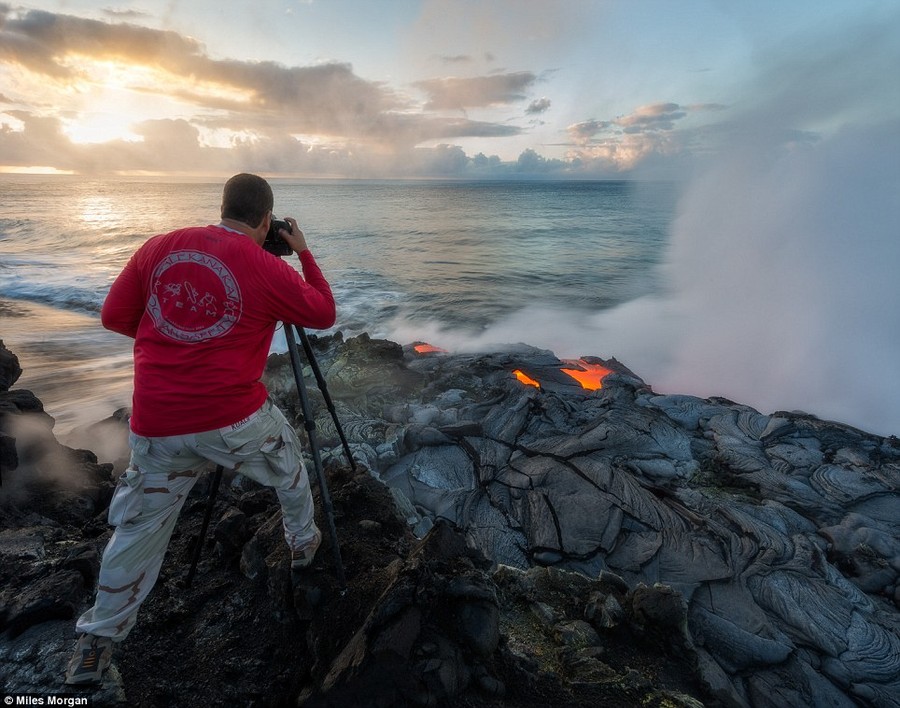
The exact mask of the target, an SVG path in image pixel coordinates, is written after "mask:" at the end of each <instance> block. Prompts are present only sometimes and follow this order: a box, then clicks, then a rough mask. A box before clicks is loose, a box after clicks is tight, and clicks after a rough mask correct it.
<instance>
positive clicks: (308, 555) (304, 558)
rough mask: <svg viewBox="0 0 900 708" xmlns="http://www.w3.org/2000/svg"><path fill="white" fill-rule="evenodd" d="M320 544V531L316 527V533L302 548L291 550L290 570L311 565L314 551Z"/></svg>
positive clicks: (314, 554) (314, 555)
mask: <svg viewBox="0 0 900 708" xmlns="http://www.w3.org/2000/svg"><path fill="white" fill-rule="evenodd" d="M321 544H322V532H321V531H319V529H318V527H316V535H315V536H313V537H312V540H311V541H309V543H307V544H306V545H305V546H303V548H300V549H297V550H294V551H291V570H302V569H303V568H309V566H311V565H312V562H313V558H315V557H316V551H318V550H319V546H320V545H321Z"/></svg>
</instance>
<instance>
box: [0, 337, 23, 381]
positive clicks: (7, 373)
mask: <svg viewBox="0 0 900 708" xmlns="http://www.w3.org/2000/svg"><path fill="white" fill-rule="evenodd" d="M21 375H22V367H21V366H19V357H17V356H16V355H15V354H13V353H12V352H11V351H10V350H9V349H7V348H6V345H4V344H3V340H2V339H0V393H2V392H4V391H9V389H11V388H12V386H13V384H14V383H15V382H16V381H18V380H19V377H20V376H21Z"/></svg>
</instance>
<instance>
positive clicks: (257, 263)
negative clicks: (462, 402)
mask: <svg viewBox="0 0 900 708" xmlns="http://www.w3.org/2000/svg"><path fill="white" fill-rule="evenodd" d="M300 263H301V265H302V268H303V277H301V276H300V274H299V273H298V272H297V271H296V270H294V269H293V268H291V267H290V266H289V265H288V264H287V263H285V262H284V261H282V260H281V259H280V258H278V257H276V256H274V255H272V254H271V253H268V252H267V251H265V250H263V249H262V248H260V246H259V245H257V244H256V243H255V242H254V241H252V240H251V239H250V237H248V236H246V235H244V234H240V233H236V232H234V231H231V230H230V229H226V228H224V227H221V226H206V227H194V228H187V229H180V230H178V231H173V232H172V233H169V234H164V235H161V236H156V237H154V238H152V239H150V240H149V241H147V242H146V243H145V244H144V245H143V246H141V248H140V249H138V250H137V251H136V252H135V254H134V255H133V256H132V258H131V260H130V261H129V262H128V265H126V266H125V269H124V270H123V271H122V272H121V273H120V274H119V276H118V278H116V280H115V282H114V283H113V285H112V287H111V288H110V291H109V295H108V296H107V298H106V301H105V302H104V303H103V309H102V311H101V313H100V318H101V321H102V322H103V326H104V327H106V328H107V329H110V330H112V331H114V332H119V333H120V334H124V335H127V336H129V337H134V340H135V342H134V398H133V406H132V416H131V429H132V430H133V431H134V432H135V433H137V434H138V435H144V436H148V437H157V436H167V435H185V434H188V433H199V432H203V431H206V430H213V429H215V428H221V427H224V426H226V425H231V424H232V423H235V422H236V421H238V420H241V419H242V418H245V417H247V416H248V415H250V414H251V413H253V412H254V411H255V410H256V409H258V408H259V407H260V406H261V405H262V404H263V402H264V401H265V399H266V395H267V391H266V388H265V385H264V384H263V383H262V382H261V381H260V377H261V376H262V373H263V369H264V368H265V364H266V358H267V356H268V353H269V347H270V345H271V342H272V336H273V335H274V333H275V325H276V323H277V322H287V323H289V324H296V325H300V326H303V327H312V328H315V329H324V328H327V327H330V326H331V325H333V324H334V321H335V307H334V297H333V296H332V294H331V288H330V286H329V285H328V281H327V280H325V277H324V276H323V275H322V271H321V270H319V267H318V265H316V261H315V259H314V258H313V255H312V253H310V252H309V251H308V250H306V251H303V252H302V253H301V254H300Z"/></svg>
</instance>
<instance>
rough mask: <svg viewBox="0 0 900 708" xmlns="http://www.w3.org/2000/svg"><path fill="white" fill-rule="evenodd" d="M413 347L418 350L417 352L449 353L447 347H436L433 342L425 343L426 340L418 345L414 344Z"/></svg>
mask: <svg viewBox="0 0 900 708" xmlns="http://www.w3.org/2000/svg"><path fill="white" fill-rule="evenodd" d="M413 349H415V350H416V353H417V354H436V353H441V354H446V353H447V350H446V349H441V348H440V347H435V346H433V345H431V344H425V343H424V342H423V343H422V344H416V346H414V347H413Z"/></svg>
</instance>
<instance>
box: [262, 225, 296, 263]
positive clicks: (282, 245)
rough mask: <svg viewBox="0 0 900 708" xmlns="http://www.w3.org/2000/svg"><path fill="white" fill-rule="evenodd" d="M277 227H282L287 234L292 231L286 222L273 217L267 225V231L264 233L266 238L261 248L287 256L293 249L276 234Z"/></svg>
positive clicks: (277, 254)
mask: <svg viewBox="0 0 900 708" xmlns="http://www.w3.org/2000/svg"><path fill="white" fill-rule="evenodd" d="M279 229H284V230H285V231H287V232H288V233H289V234H290V233H294V231H293V229H291V225H290V224H289V223H288V222H286V221H281V220H280V219H274V218H273V219H272V223H271V224H270V225H269V232H268V233H267V234H266V240H265V241H264V242H263V248H264V249H266V250H267V251H268V252H269V253H272V254H274V255H276V256H289V255H291V254H292V253H293V252H294V250H293V249H292V248H291V247H290V246H288V243H287V241H285V240H284V239H283V238H281V236H279V235H278V230H279Z"/></svg>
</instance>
